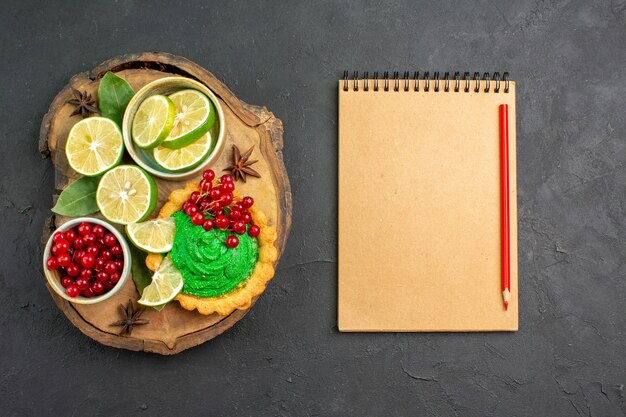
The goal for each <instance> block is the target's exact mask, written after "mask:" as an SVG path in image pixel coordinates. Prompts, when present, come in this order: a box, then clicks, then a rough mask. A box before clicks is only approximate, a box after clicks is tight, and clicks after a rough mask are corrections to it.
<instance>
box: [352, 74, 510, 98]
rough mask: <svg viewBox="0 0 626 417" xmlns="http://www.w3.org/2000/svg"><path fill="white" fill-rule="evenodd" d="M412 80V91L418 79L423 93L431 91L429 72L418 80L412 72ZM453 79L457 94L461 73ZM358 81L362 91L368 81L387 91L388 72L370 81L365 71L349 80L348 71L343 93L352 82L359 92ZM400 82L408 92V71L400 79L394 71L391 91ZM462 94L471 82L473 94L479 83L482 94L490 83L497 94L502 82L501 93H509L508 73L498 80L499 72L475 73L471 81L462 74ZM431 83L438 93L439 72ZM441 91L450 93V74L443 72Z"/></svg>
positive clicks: (418, 85)
mask: <svg viewBox="0 0 626 417" xmlns="http://www.w3.org/2000/svg"><path fill="white" fill-rule="evenodd" d="M412 79H413V80H414V81H415V83H414V84H413V91H420V83H419V82H418V81H419V80H420V79H422V80H424V91H426V92H428V91H430V90H431V85H430V82H431V78H430V72H428V71H427V72H425V73H424V75H423V76H422V77H421V78H420V73H419V71H414V72H413V77H412ZM453 79H454V87H453V90H454V92H455V93H458V92H459V91H461V73H460V72H458V71H457V72H455V73H454V75H453ZM359 80H362V81H363V91H369V89H370V81H373V82H374V83H373V84H374V91H378V90H379V83H378V82H379V80H382V81H383V82H384V85H383V89H384V91H389V88H390V87H389V86H390V78H389V71H385V72H384V73H383V77H382V79H381V78H379V77H378V71H375V72H374V78H373V79H370V78H369V73H368V72H367V71H365V72H364V73H363V77H362V78H359V72H358V71H354V73H353V74H352V80H350V79H349V72H348V71H344V73H343V91H348V90H349V89H350V87H349V85H350V81H352V89H353V90H354V91H359ZM401 80H404V84H403V87H402V90H404V91H409V87H410V80H411V77H410V74H409V71H404V75H403V77H402V78H400V72H399V71H394V73H393V91H400V89H401V88H400V85H401V84H402V83H401ZM462 80H463V92H465V93H469V91H470V84H471V83H472V82H473V83H474V92H475V93H479V92H480V82H481V81H484V82H485V88H484V89H483V92H485V93H489V92H490V91H491V82H492V81H493V84H494V86H493V92H494V93H499V92H500V83H501V82H504V89H503V91H504V92H505V93H508V92H509V83H510V78H509V73H508V72H503V73H502V78H500V73H499V72H494V73H493V78H492V77H491V74H490V73H488V72H485V73H483V76H482V78H481V76H480V72H475V73H474V75H473V76H472V78H471V80H470V73H469V72H464V73H463V79H462ZM432 81H433V88H432V90H434V91H435V92H439V91H440V83H439V82H440V81H441V78H440V77H439V71H436V72H435V73H434V75H433V78H432ZM443 82H444V85H443V91H445V92H449V91H450V73H449V72H447V71H446V72H445V73H444V75H443Z"/></svg>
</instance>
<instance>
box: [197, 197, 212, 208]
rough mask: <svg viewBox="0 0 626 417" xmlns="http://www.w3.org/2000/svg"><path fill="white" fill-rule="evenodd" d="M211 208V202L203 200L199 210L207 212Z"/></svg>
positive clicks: (199, 204)
mask: <svg viewBox="0 0 626 417" xmlns="http://www.w3.org/2000/svg"><path fill="white" fill-rule="evenodd" d="M210 208H211V203H210V202H209V200H206V199H204V198H203V199H201V200H200V201H199V202H198V209H199V210H200V211H207V210H209V209H210Z"/></svg>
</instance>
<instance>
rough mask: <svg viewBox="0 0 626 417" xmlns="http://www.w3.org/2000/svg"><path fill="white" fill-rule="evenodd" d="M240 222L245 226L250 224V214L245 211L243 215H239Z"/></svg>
mask: <svg viewBox="0 0 626 417" xmlns="http://www.w3.org/2000/svg"><path fill="white" fill-rule="evenodd" d="M241 220H243V222H244V223H245V224H248V223H250V222H251V221H252V214H250V213H249V212H247V211H246V212H244V213H243V214H242V215H241Z"/></svg>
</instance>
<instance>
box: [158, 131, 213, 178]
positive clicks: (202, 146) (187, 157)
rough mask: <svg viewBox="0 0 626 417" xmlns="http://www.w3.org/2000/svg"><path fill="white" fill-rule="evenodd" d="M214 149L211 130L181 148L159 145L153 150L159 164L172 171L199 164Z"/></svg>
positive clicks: (186, 168) (183, 169)
mask: <svg viewBox="0 0 626 417" xmlns="http://www.w3.org/2000/svg"><path fill="white" fill-rule="evenodd" d="M212 149H213V140H212V139H211V132H207V133H206V134H205V135H204V136H202V137H201V138H200V139H198V140H197V141H195V142H194V143H192V144H191V145H187V146H185V147H184V148H180V149H170V148H166V147H165V146H157V147H156V148H154V149H153V150H152V154H153V155H154V160H155V161H156V162H157V164H159V165H161V166H162V167H163V168H165V169H168V170H170V171H175V172H178V171H187V170H189V169H191V168H195V167H196V166H198V165H199V164H200V163H201V162H202V161H203V160H204V159H205V158H206V157H207V155H208V154H209V153H210V152H211V150H212Z"/></svg>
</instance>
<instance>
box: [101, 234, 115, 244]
mask: <svg viewBox="0 0 626 417" xmlns="http://www.w3.org/2000/svg"><path fill="white" fill-rule="evenodd" d="M116 243H117V238H116V237H115V235H114V234H113V233H107V234H106V235H104V244H105V245H107V246H113V245H115V244H116Z"/></svg>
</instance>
